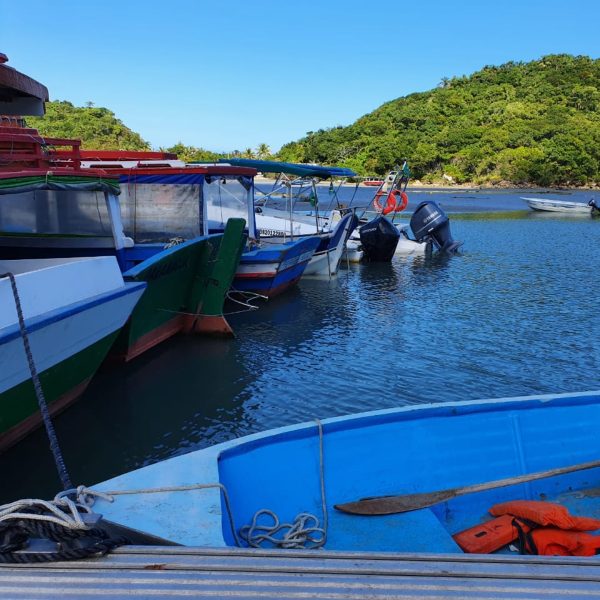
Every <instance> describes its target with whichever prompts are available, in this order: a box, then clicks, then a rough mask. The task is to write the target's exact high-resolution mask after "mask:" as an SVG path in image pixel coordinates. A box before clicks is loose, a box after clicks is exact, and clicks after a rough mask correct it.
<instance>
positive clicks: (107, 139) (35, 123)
mask: <svg viewBox="0 0 600 600" xmlns="http://www.w3.org/2000/svg"><path fill="white" fill-rule="evenodd" d="M88 104H89V106H85V107H80V106H74V105H73V104H71V103H70V102H66V101H64V100H63V101H61V100H58V101H55V102H47V103H46V114H45V115H44V116H43V117H27V124H28V125H29V126H30V127H35V128H36V129H37V130H38V131H39V132H40V133H41V134H42V135H45V136H48V137H56V138H74V139H80V140H82V147H83V148H89V149H93V150H149V149H150V146H149V144H148V142H145V141H144V140H143V139H142V138H141V136H140V135H139V134H138V133H135V132H134V131H132V130H131V129H129V127H126V126H125V125H123V123H122V122H121V121H119V119H117V117H116V116H115V114H114V113H113V112H112V111H110V110H108V108H101V107H96V106H93V104H92V103H91V102H90V103H88Z"/></svg>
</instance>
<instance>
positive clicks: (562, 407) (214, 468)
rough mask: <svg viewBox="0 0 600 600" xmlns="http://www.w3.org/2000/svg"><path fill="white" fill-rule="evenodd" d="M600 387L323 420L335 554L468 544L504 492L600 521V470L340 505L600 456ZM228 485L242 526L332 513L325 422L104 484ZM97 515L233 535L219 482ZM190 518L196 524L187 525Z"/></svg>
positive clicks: (197, 533) (227, 541)
mask: <svg viewBox="0 0 600 600" xmlns="http://www.w3.org/2000/svg"><path fill="white" fill-rule="evenodd" d="M599 419H600V392H587V393H580V394H561V395H556V396H535V397H526V398H509V399H500V400H488V401H483V402H462V403H444V404H435V405H426V406H419V407H412V406H411V407H406V408H400V409H394V410H385V411H377V412H373V413H364V414H360V415H355V416H350V417H340V418H334V419H328V420H326V421H323V424H322V426H323V448H324V461H323V472H324V484H325V491H326V501H327V513H328V519H329V524H328V534H327V543H326V546H325V547H326V548H327V549H329V550H368V551H394V552H433V553H461V552H462V551H461V550H460V548H459V547H458V546H457V545H456V543H455V542H454V540H453V538H452V535H453V534H454V533H457V532H459V531H461V530H463V529H466V528H468V527H471V526H473V525H476V524H479V523H481V522H482V521H485V520H486V519H489V518H490V516H489V514H488V512H487V511H488V509H489V508H490V507H491V506H492V505H493V504H495V503H497V502H504V501H508V500H515V499H538V500H539V499H545V500H557V501H560V502H561V503H562V504H564V505H566V506H567V507H569V508H570V509H571V511H572V512H573V513H575V514H581V515H586V516H590V517H596V518H599V517H600V500H599V498H598V494H597V488H598V487H599V483H600V469H590V470H586V471H580V472H575V473H571V474H566V475H561V476H557V477H552V478H547V479H542V480H539V481H536V482H531V483H526V484H521V485H516V486H511V487H504V488H499V489H496V490H490V491H486V492H480V493H477V494H470V495H466V496H462V497H459V498H455V499H453V500H450V501H448V502H445V503H442V504H439V505H436V506H433V507H432V508H426V509H420V510H416V511H413V512H410V513H404V514H396V515H389V516H377V517H364V516H356V515H348V514H345V513H341V512H339V511H337V510H335V509H334V508H333V505H334V504H340V503H344V502H349V501H353V500H357V499H359V498H363V497H368V496H378V495H386V494H387V495H394V494H403V493H416V492H429V491H435V490H441V489H446V488H453V487H459V486H465V485H470V484H475V483H480V482H486V481H492V480H497V479H502V478H507V477H513V476H517V475H521V474H526V473H533V472H538V471H543V470H547V469H552V468H558V467H563V466H567V465H574V464H578V463H582V462H587V461H591V460H597V459H598V457H600V436H598V433H597V423H598V421H599ZM198 483H206V484H208V483H212V484H215V483H218V484H221V485H223V486H224V488H225V489H226V490H227V493H228V496H229V499H230V502H231V507H232V513H233V521H234V524H235V527H236V528H239V527H241V526H242V525H246V524H249V523H250V522H251V521H252V518H253V516H254V514H255V513H256V512H257V511H258V510H260V509H264V508H267V509H270V510H272V511H273V512H275V513H276V514H277V515H278V516H279V518H280V520H281V521H282V522H291V521H292V520H293V519H294V517H295V516H296V515H297V514H298V513H300V512H311V513H313V514H315V515H316V516H317V517H319V519H321V521H322V519H323V515H322V508H321V496H320V460H319V433H318V427H317V425H316V423H307V424H303V425H298V426H293V427H286V428H283V429H278V430H273V431H268V432H265V433H260V434H256V435H253V436H249V437H246V438H241V439H237V440H233V441H231V442H227V443H225V444H220V445H218V446H215V447H212V448H207V449H205V450H200V451H197V452H194V453H191V454H189V455H185V456H181V457H177V458H174V459H171V460H168V461H165V462H164V463H159V464H156V465H152V466H150V467H146V468H143V469H140V470H138V471H134V472H132V473H129V474H126V475H124V476H122V477H118V478H116V479H114V480H112V481H109V482H105V483H104V484H102V485H101V486H99V488H100V489H105V490H115V489H131V488H134V489H135V488H148V487H157V486H169V485H174V486H180V485H189V484H198ZM98 511H99V512H101V513H103V514H105V515H106V516H107V517H108V518H110V519H111V520H114V521H118V522H119V521H120V522H124V523H128V524H129V525H131V526H133V527H136V528H139V529H143V530H148V531H150V532H151V533H153V534H155V535H159V536H161V537H164V538H167V539H171V540H173V541H176V542H179V543H183V544H188V545H208V546H223V545H233V544H234V543H235V540H234V536H233V534H232V531H231V522H230V519H229V517H228V515H227V512H226V511H225V510H224V507H223V505H222V497H221V493H220V492H219V490H218V489H201V490H196V491H193V492H165V493H162V494H160V496H156V495H154V494H139V495H138V494H136V495H127V496H116V500H115V502H114V504H106V503H104V502H102V503H101V506H98ZM181 514H193V515H194V518H193V522H194V523H195V524H196V525H195V526H194V527H189V526H186V527H184V526H183V524H180V523H178V520H180V519H179V516H178V515H181Z"/></svg>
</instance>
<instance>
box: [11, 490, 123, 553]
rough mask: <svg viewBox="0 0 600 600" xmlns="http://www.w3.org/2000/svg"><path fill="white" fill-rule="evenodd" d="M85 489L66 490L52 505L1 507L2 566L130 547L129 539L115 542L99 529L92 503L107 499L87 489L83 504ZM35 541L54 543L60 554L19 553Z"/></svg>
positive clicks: (29, 501)
mask: <svg viewBox="0 0 600 600" xmlns="http://www.w3.org/2000/svg"><path fill="white" fill-rule="evenodd" d="M82 489H84V488H83V487H82V486H80V488H78V489H77V490H75V489H70V490H65V491H63V492H61V493H59V494H57V495H56V496H55V498H54V500H52V501H47V500H36V499H26V500H17V501H16V502H11V503H10V504H5V505H3V506H0V563H39V562H51V561H58V560H74V559H81V558H88V557H91V556H100V555H103V554H106V553H107V552H109V551H110V550H112V549H113V548H116V547H117V546H121V545H123V544H127V543H130V542H129V540H128V539H127V538H125V537H117V538H112V537H110V536H109V534H108V533H107V532H106V531H104V530H103V529H102V527H101V526H96V524H97V523H98V521H99V516H98V515H95V514H94V513H93V512H92V510H91V503H93V498H94V497H103V498H105V497H106V496H105V494H103V493H102V492H96V491H94V490H87V489H86V494H87V497H86V501H85V503H82V502H80V501H79V497H80V496H81V494H80V493H79V492H80V490H82ZM70 496H75V499H72V498H70ZM90 498H91V499H92V501H90ZM32 538H42V539H46V540H51V541H52V542H55V544H56V550H55V551H53V552H36V551H35V550H33V551H29V550H28V551H26V552H19V550H23V549H25V548H27V546H28V545H29V543H30V540H31V539H32Z"/></svg>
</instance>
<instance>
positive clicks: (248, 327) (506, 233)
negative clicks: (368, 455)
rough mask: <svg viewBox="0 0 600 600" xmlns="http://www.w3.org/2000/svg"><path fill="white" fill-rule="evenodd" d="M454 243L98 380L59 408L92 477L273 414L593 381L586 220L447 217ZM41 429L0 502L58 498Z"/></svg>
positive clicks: (243, 318) (7, 473) (73, 449)
mask: <svg viewBox="0 0 600 600" xmlns="http://www.w3.org/2000/svg"><path fill="white" fill-rule="evenodd" d="M452 232H453V234H455V235H456V238H457V239H462V240H465V246H464V250H463V253H462V254H461V255H459V256H453V257H444V256H440V255H434V256H432V257H431V258H427V257H406V258H400V257H396V258H395V259H394V261H393V262H392V263H391V264H383V265H382V264H370V265H350V267H349V268H344V269H342V270H341V272H340V274H339V276H338V277H337V278H335V279H332V280H317V279H313V280H310V279H307V280H302V281H301V284H300V286H299V288H298V289H296V290H294V291H293V292H291V293H290V294H287V295H284V296H282V297H280V298H275V299H273V300H271V301H269V302H267V303H266V304H264V305H262V306H261V308H260V310H258V311H254V312H249V313H244V314H238V315H232V316H231V317H230V322H231V324H232V325H233V327H234V329H235V331H236V333H237V337H236V339H235V340H230V341H217V340H203V339H200V338H195V337H180V338H177V339H173V340H171V341H170V342H169V343H167V344H165V345H163V346H162V347H159V348H156V349H155V351H154V352H151V353H150V354H148V355H147V356H145V357H141V358H140V359H139V360H138V361H135V362H133V363H132V364H131V365H127V366H125V367H124V368H119V369H117V370H113V371H105V372H103V373H101V374H100V376H99V377H98V378H96V379H95V380H94V381H93V382H92V385H91V386H90V388H89V390H88V392H87V393H86V394H85V397H84V398H83V399H82V400H81V401H80V402H79V403H78V404H76V405H74V406H73V407H72V408H71V409H69V410H68V411H66V412H65V413H64V414H62V415H60V416H59V417H58V418H57V419H56V427H57V431H58V435H59V439H60V440H61V444H62V446H63V449H64V453H65V458H66V461H67V465H68V466H69V468H70V470H71V471H72V476H73V479H74V480H75V481H77V482H84V483H91V482H94V481H98V480H102V479H106V478H107V477H110V476H112V475H114V474H117V473H120V472H123V471H126V470H128V469H132V468H135V467H139V466H141V465H144V464H148V463H150V462H154V461H156V460H160V459H163V458H166V457H168V456H172V455H174V454H177V453H181V452H186V451H188V450H192V449H195V448H200V447H204V446H207V445H210V444H213V443H216V442H220V441H223V440H226V439H231V438H233V437H236V436H241V435H245V434H247V433H252V432H256V431H261V430H264V429H268V428H271V427H276V426H279V425H286V424H292V423H298V422H301V421H306V420H310V419H312V418H315V417H328V416H335V415H341V414H347V413H353V412H358V411H364V410H372V409H380V408H388V407H393V406H398V405H402V404H409V403H423V402H431V401H452V400H465V399H478V398H493V397H501V396H512V395H524V394H533V393H551V392H572V391H581V390H586V389H597V388H600V382H599V376H598V374H599V373H600V326H599V323H600V321H599V319H598V314H597V303H596V302H595V298H597V297H598V295H599V293H600V287H599V284H598V276H597V268H596V261H595V260H594V258H593V257H594V256H596V254H597V248H598V246H599V245H600V228H599V227H598V221H596V220H592V219H583V220H581V219H569V218H559V219H545V218H541V219H540V218H537V219H533V218H523V219H506V220H489V219H487V220H486V219H485V218H482V219H472V220H459V219H456V220H452ZM47 448H48V444H47V441H46V440H45V438H44V434H43V432H37V433H36V434H34V435H33V436H30V437H29V438H28V439H27V440H25V441H24V442H23V443H22V444H20V445H19V446H18V447H16V448H13V449H12V450H10V451H9V452H8V453H6V454H5V455H3V456H1V457H0V463H1V464H2V474H3V483H4V486H3V492H2V493H3V494H4V497H3V498H2V499H3V500H8V499H13V498H15V497H27V496H31V495H44V496H46V495H49V494H53V493H55V491H56V490H57V486H58V479H57V477H56V475H55V474H54V467H53V465H52V463H51V458H50V453H49V451H48V450H47Z"/></svg>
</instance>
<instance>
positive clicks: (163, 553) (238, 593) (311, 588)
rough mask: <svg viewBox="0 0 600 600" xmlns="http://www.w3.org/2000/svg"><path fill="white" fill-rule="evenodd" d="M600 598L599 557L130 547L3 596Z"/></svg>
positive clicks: (6, 575)
mask: <svg viewBox="0 0 600 600" xmlns="http://www.w3.org/2000/svg"><path fill="white" fill-rule="evenodd" d="M88 596H89V597H94V598H96V599H103V598H128V597H131V596H138V597H142V598H146V597H147V598H157V599H159V598H174V597H181V596H183V597H196V598H203V597H206V598H209V597H210V598H238V599H243V598H261V599H270V598H273V599H277V600H282V599H287V598H295V599H299V598H301V599H306V598H332V599H340V600H341V599H344V600H349V599H354V598H356V599H359V598H420V599H423V598H528V599H532V598H535V599H538V598H544V599H552V598H600V557H592V558H563V557H538V556H528V557H520V556H504V555H502V556H500V555H494V556H468V555H448V554H445V555H441V554H429V555H424V554H390V553H386V554H374V553H362V552H328V551H320V550H316V551H280V550H272V551H265V550H250V549H238V548H222V549H212V548H187V547H183V546H172V547H159V546H126V547H123V548H120V549H119V550H117V551H115V552H114V553H113V554H109V555H108V556H105V557H102V558H99V559H92V560H85V561H73V562H60V563H48V564H40V565H0V598H2V599H3V600H8V599H12V598H15V599H17V598H32V599H33V598H35V599H36V600H41V599H44V598H83V597H88Z"/></svg>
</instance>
